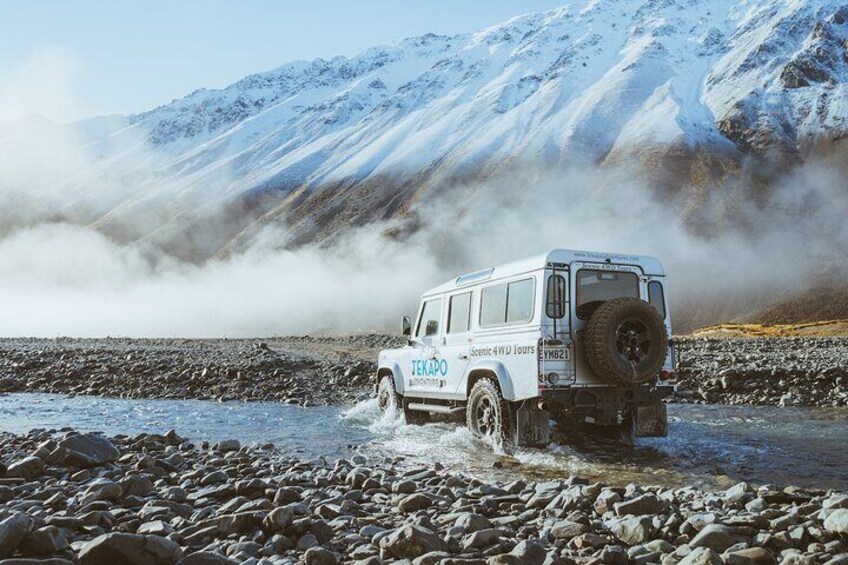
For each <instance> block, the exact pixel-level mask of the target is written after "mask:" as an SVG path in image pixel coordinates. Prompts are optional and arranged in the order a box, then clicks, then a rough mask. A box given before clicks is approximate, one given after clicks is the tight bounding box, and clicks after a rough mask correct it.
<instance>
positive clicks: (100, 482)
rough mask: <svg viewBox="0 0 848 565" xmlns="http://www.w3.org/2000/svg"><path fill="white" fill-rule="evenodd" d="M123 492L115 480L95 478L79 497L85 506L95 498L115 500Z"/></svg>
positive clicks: (95, 499)
mask: <svg viewBox="0 0 848 565" xmlns="http://www.w3.org/2000/svg"><path fill="white" fill-rule="evenodd" d="M123 493H124V491H123V489H121V486H120V485H119V484H118V483H116V482H115V481H110V480H109V479H95V480H93V481H92V482H91V483H90V484H89V485H88V488H86V489H85V492H84V493H83V495H82V498H81V499H80V504H82V505H83V506H85V505H86V504H90V503H92V502H95V501H97V500H109V501H115V500H118V499H119V498H121V495H122V494H123Z"/></svg>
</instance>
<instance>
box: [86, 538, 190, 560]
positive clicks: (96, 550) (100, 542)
mask: <svg viewBox="0 0 848 565" xmlns="http://www.w3.org/2000/svg"><path fill="white" fill-rule="evenodd" d="M181 558H182V550H181V549H180V546H179V545H178V544H177V543H176V542H173V541H171V540H169V539H167V538H162V537H159V536H141V535H137V534H124V533H111V534H104V535H102V536H99V537H96V538H94V539H93V540H92V541H90V542H88V543H87V544H85V546H84V547H83V548H82V550H81V551H80V553H79V562H80V563H81V564H82V565H116V564H117V563H122V564H126V565H162V564H169V563H176V562H177V561H178V560H180V559H181Z"/></svg>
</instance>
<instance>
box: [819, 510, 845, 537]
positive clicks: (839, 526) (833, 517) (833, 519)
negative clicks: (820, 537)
mask: <svg viewBox="0 0 848 565" xmlns="http://www.w3.org/2000/svg"><path fill="white" fill-rule="evenodd" d="M824 529H825V530H827V531H828V532H833V533H835V534H848V509H846V508H839V509H837V510H834V511H833V512H831V513H830V514H829V515H828V516H827V518H825V520H824Z"/></svg>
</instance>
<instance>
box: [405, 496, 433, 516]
mask: <svg viewBox="0 0 848 565" xmlns="http://www.w3.org/2000/svg"><path fill="white" fill-rule="evenodd" d="M432 504H433V501H432V500H431V499H430V497H429V496H427V495H426V494H421V493H418V494H411V495H409V496H407V497H405V498H404V499H403V500H401V501H400V503H399V504H398V508H400V511H401V512H415V511H416V510H423V509H425V508H429V507H430V506H431V505H432Z"/></svg>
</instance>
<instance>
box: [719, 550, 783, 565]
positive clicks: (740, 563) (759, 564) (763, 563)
mask: <svg viewBox="0 0 848 565" xmlns="http://www.w3.org/2000/svg"><path fill="white" fill-rule="evenodd" d="M724 562H725V563H727V565H774V563H776V562H777V561H776V559H775V558H774V555H772V554H771V552H770V551H769V550H767V549H765V548H763V547H749V548H747V549H740V550H739V551H731V552H728V553H726V554H725V555H724Z"/></svg>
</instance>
